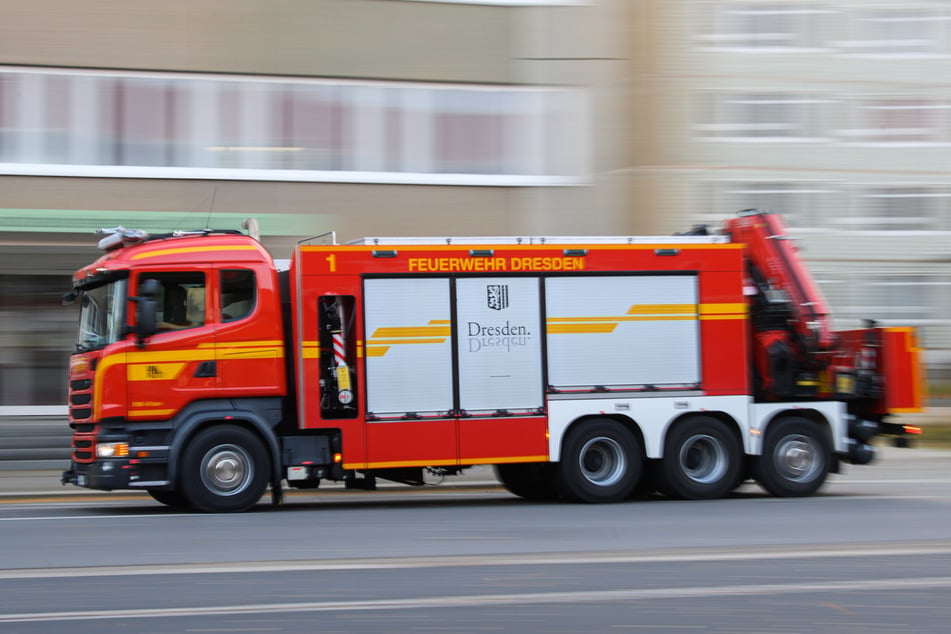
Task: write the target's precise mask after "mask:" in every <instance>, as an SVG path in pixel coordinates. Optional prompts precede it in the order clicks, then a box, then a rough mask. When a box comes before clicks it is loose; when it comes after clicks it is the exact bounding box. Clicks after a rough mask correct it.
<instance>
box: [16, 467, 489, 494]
mask: <svg viewBox="0 0 951 634" xmlns="http://www.w3.org/2000/svg"><path fill="white" fill-rule="evenodd" d="M65 467H66V465H65V464H64V465H63V468H64V469H65ZM62 473H63V470H62V469H60V470H55V471H54V470H50V469H37V470H29V471H27V470H21V471H2V470H0V500H7V499H13V498H22V497H53V496H57V497H58V496H90V495H98V496H102V495H107V496H108V495H144V496H148V493H146V492H145V491H144V490H138V491H135V490H128V489H124V490H121V491H96V490H94V489H86V488H83V487H78V486H75V485H73V484H67V485H65V486H64V485H62V484H61V483H60V480H59V479H60V476H61V475H62ZM498 484H499V483H498V480H497V479H496V478H495V473H494V472H493V471H492V467H490V466H486V465H480V466H477V467H472V468H471V469H467V470H466V471H465V472H464V473H463V474H462V475H457V476H446V478H445V479H444V480H443V481H442V483H440V484H438V485H433V486H428V488H449V487H454V486H455V487H460V486H466V487H474V486H492V487H494V486H498ZM395 487H398V488H402V489H410V488H411V487H408V486H407V485H404V484H397V483H394V482H387V481H386V480H378V481H377V488H379V489H388V488H395ZM343 488H344V486H343V483H341V482H322V483H321V485H320V488H319V489H316V490H317V491H327V490H336V489H341V490H342V489H343ZM285 491H294V489H290V488H287V487H285ZM305 491H306V490H305Z"/></svg>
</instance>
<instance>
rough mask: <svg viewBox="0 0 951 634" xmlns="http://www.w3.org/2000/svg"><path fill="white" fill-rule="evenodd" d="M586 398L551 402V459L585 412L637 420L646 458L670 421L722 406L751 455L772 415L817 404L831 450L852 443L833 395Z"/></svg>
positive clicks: (660, 443) (655, 453)
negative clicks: (778, 399) (768, 399)
mask: <svg viewBox="0 0 951 634" xmlns="http://www.w3.org/2000/svg"><path fill="white" fill-rule="evenodd" d="M586 396H588V398H558V399H557V400H554V399H553V400H549V402H548V427H549V432H550V434H551V435H550V438H549V441H548V451H549V455H550V460H551V461H552V462H557V461H559V460H560V459H561V445H562V439H563V438H564V435H565V432H566V431H567V429H568V427H570V426H571V424H572V423H573V422H574V421H576V420H578V419H579V418H581V417H584V416H625V417H627V418H630V419H631V420H632V421H634V422H635V423H636V424H637V425H638V427H640V429H641V433H642V434H643V435H644V445H645V446H644V451H645V453H646V455H647V457H648V458H661V457H663V449H664V439H665V438H666V435H667V431H668V429H669V428H670V425H671V423H673V422H674V421H675V420H676V419H678V418H680V417H681V416H684V415H685V414H690V413H695V414H703V413H704V412H723V413H724V414H726V415H728V416H730V417H731V418H732V419H733V420H735V421H736V422H737V424H738V426H739V428H740V434H741V436H742V439H743V450H744V451H745V452H746V453H747V454H750V455H759V454H760V453H762V446H763V443H762V439H763V434H764V433H765V431H766V427H767V426H768V424H769V421H770V420H772V419H773V418H774V417H775V416H776V415H777V414H780V413H783V412H790V413H794V412H795V411H796V410H815V411H817V412H818V413H819V414H821V415H822V416H823V417H825V419H826V420H827V421H828V422H829V425H830V428H831V430H832V440H833V451H835V452H837V453H842V452H845V451H846V450H847V445H848V422H847V418H846V412H845V404H844V403H839V402H834V401H819V402H813V403H753V402H752V399H751V398H750V397H748V396H693V395H683V396H657V397H637V398H618V397H616V396H610V395H586Z"/></svg>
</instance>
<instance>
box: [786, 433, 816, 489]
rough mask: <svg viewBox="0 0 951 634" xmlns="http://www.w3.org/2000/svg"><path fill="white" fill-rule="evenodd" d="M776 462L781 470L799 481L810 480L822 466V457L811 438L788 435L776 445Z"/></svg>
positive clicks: (790, 477)
mask: <svg viewBox="0 0 951 634" xmlns="http://www.w3.org/2000/svg"><path fill="white" fill-rule="evenodd" d="M776 462H777V467H778V468H779V470H780V471H781V472H782V473H783V474H784V475H785V476H786V477H788V478H789V479H791V480H795V481H797V482H802V481H806V480H809V479H810V478H811V477H812V476H813V474H815V473H817V472H818V471H819V469H820V468H821V466H822V458H821V455H820V454H819V452H817V451H816V448H815V447H814V446H813V444H812V442H811V441H810V439H809V438H806V437H805V436H801V435H795V436H788V437H787V438H784V439H783V440H782V441H781V442H780V443H779V445H778V446H777V447H776Z"/></svg>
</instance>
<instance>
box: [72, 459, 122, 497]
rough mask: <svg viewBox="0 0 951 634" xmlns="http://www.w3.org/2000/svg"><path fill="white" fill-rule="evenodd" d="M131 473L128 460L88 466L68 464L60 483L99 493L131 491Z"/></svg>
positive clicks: (96, 463) (104, 461)
mask: <svg viewBox="0 0 951 634" xmlns="http://www.w3.org/2000/svg"><path fill="white" fill-rule="evenodd" d="M131 472H132V469H131V465H130V464H129V461H128V460H100V461H98V462H93V463H89V464H84V463H77V462H70V463H69V469H67V470H66V471H63V475H62V477H61V478H60V481H61V482H62V483H63V484H75V485H76V486H80V487H85V488H87V489H98V490H100V491H112V490H114V489H131V488H135V487H134V486H133V485H132V481H133V480H132V479H131V478H132V477H133V474H132V473H131Z"/></svg>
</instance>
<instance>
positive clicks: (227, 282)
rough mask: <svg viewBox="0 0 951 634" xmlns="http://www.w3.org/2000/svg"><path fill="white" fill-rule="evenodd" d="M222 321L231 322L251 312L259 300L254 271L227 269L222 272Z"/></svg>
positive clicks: (220, 279)
mask: <svg viewBox="0 0 951 634" xmlns="http://www.w3.org/2000/svg"><path fill="white" fill-rule="evenodd" d="M219 282H220V283H219V285H218V287H219V288H220V289H221V297H220V300H221V301H220V302H219V304H220V306H221V321H222V322H231V321H237V320H239V319H243V318H245V317H247V316H248V315H250V314H251V311H253V310H254V305H255V303H256V302H257V293H256V292H255V290H256V288H257V285H256V284H255V279H254V271H247V270H244V269H225V270H223V271H221V272H220V278H219Z"/></svg>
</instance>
